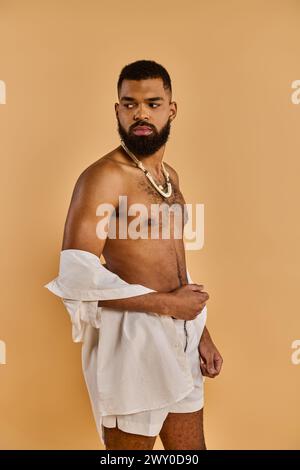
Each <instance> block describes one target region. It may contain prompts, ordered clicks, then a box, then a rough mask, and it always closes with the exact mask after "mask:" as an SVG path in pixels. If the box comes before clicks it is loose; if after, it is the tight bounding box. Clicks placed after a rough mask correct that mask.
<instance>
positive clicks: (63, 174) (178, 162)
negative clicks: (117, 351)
mask: <svg viewBox="0 0 300 470" xmlns="http://www.w3.org/2000/svg"><path fill="white" fill-rule="evenodd" d="M299 44H300V2H299V1H296V0H294V1H291V0H289V1H288V0H285V1H283V0H282V1H277V0H274V1H266V0H265V1H263V2H262V1H258V0H251V1H250V0H244V1H241V0H240V1H239V0H232V1H225V0H219V1H209V0H207V1H197V2H196V1H194V0H187V1H185V2H181V1H175V2H174V1H170V0H165V1H164V2H160V1H157V0H152V1H151V2H150V3H148V4H143V3H141V2H137V1H135V0H133V1H131V2H130V7H129V4H128V2H127V3H126V2H123V1H114V0H109V1H101V0H99V1H96V0H87V1H79V0H69V1H66V0H65V1H58V0H56V1H53V0H44V1H38V0H36V1H32V0H27V1H26V2H24V1H21V0H20V1H14V0H10V1H0V80H4V81H5V83H6V86H7V97H6V100H7V102H6V104H5V105H1V106H0V133H1V137H0V150H1V176H0V178H1V186H0V187H1V216H2V221H3V224H2V229H1V268H2V269H1V288H2V290H1V297H0V299H1V319H0V339H1V340H3V341H5V343H6V348H7V364H6V365H0V374H1V387H0V416H1V426H0V447H1V448H2V449H13V448H19V449H34V448H36V449H40V448H44V449H54V448H57V449H78V448H82V449H97V448H99V447H100V441H99V438H98V435H97V433H96V428H95V424H94V421H93V416H92V412H91V408H90V403H89V399H88V395H87V391H86V388H85V384H84V381H83V377H82V372H81V362H80V345H79V344H74V343H72V341H71V327H70V322H69V317H68V314H67V312H66V310H65V309H64V307H63V305H62V303H61V302H60V301H59V299H58V298H56V297H55V296H52V295H51V294H50V293H49V292H48V291H47V290H46V289H45V288H43V287H42V286H43V285H44V284H45V283H46V282H48V281H49V280H51V279H53V278H54V277H55V276H56V275H57V271H58V262H59V251H60V248H61V242H62V231H63V226H64V221H65V217H66V212H67V208H68V206H69V202H70V197H71V192H72V189H73V186H74V183H75V181H76V179H77V177H78V175H79V174H80V173H81V171H82V170H83V169H84V168H86V166H88V165H89V164H90V163H92V162H93V161H95V160H96V159H98V158H99V157H100V156H102V155H104V154H105V153H107V152H108V151H110V150H111V149H112V148H114V147H116V146H117V145H119V137H118V133H117V130H116V120H115V115H114V102H115V101H116V99H117V94H116V82H117V78H118V74H119V72H120V70H121V68H122V67H123V66H124V65H125V64H127V63H129V62H132V61H134V60H137V59H153V60H156V61H157V62H159V63H161V64H162V65H164V66H165V67H166V68H167V70H168V71H169V73H170V75H171V79H172V83H173V89H174V94H173V97H174V99H175V100H176V101H177V103H178V115H177V118H176V121H175V122H174V123H173V124H172V130H171V138H170V142H169V143H168V145H167V149H166V153H165V160H166V161H167V162H169V163H170V164H171V165H173V166H174V167H175V168H176V169H177V170H178V171H179V173H180V177H181V187H182V191H183V193H184V195H185V198H186V201H187V202H189V203H196V202H199V203H204V205H205V243H204V248H203V249H202V250H200V251H196V252H192V251H190V252H188V253H187V260H188V266H189V269H190V271H191V274H192V277H193V279H194V280H195V282H199V283H204V284H205V287H206V290H207V291H208V292H209V294H210V299H209V303H208V312H209V317H208V326H209V328H210V331H211V333H212V334H213V337H214V339H215V341H216V344H217V346H218V347H219V348H220V350H221V352H222V354H223V356H224V367H223V372H222V374H221V375H220V376H219V377H218V378H216V379H214V380H212V379H207V381H206V404H205V432H206V440H207V446H208V448H210V449H267V448H270V449H292V448H294V449H295V448H296V449H299V448H300V429H299V428H300V409H299V391H300V365H295V364H293V363H292V361H291V355H292V348H291V344H292V342H293V341H294V340H296V339H299V338H300V321H299V295H298V294H299V283H300V274H299V235H300V224H299V188H298V186H299V171H300V164H299V144H300V132H299V120H300V104H299V105H296V104H293V103H292V101H291V94H292V88H291V84H292V82H293V81H294V80H297V79H300V62H299ZM155 448H157V449H159V448H162V446H161V442H160V440H159V439H157V442H156V445H155Z"/></svg>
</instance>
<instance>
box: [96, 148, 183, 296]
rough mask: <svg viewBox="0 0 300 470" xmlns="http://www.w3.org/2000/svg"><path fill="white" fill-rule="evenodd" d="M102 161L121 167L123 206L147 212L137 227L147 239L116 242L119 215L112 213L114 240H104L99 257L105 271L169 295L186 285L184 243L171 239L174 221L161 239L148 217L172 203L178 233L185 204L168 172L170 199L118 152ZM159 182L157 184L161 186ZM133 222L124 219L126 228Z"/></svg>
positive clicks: (160, 228)
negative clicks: (154, 209) (177, 217)
mask: <svg viewBox="0 0 300 470" xmlns="http://www.w3.org/2000/svg"><path fill="white" fill-rule="evenodd" d="M103 159H109V160H113V161H115V162H116V164H117V165H122V167H123V172H124V178H125V179H126V196H127V206H128V208H129V207H130V205H131V204H135V203H141V204H143V205H144V206H145V207H146V208H147V209H148V214H147V217H141V219H140V220H141V225H142V224H143V225H144V226H146V227H148V229H147V230H149V231H148V234H149V235H148V238H146V239H141V238H139V239H130V238H127V239H120V238H119V237H118V233H119V224H120V214H119V211H116V220H115V222H116V229H117V230H116V234H117V236H116V238H114V239H112V238H108V239H107V240H106V243H105V246H104V250H103V256H104V259H105V262H106V267H107V268H108V269H109V270H111V271H113V272H115V273H116V274H118V275H119V276H120V277H121V278H123V279H124V280H125V281H126V282H129V283H136V284H143V285H145V286H147V287H149V288H152V289H154V290H157V291H158V292H169V291H171V290H173V289H176V288H178V287H180V286H181V285H183V284H187V282H188V281H187V276H186V262H185V251H184V243H183V239H182V237H181V238H178V239H176V238H174V230H173V228H174V223H177V224H178V223H180V221H179V222H176V221H175V219H174V218H173V217H172V216H171V217H170V237H169V238H167V239H162V236H161V233H162V232H161V231H162V219H161V218H159V219H157V217H156V218H155V217H151V204H161V203H163V202H165V203H167V204H168V205H169V206H170V205H172V204H174V203H176V204H180V205H181V207H182V222H181V230H182V231H183V227H184V223H185V222H186V211H184V204H185V200H184V197H183V195H182V193H181V191H180V189H179V187H178V184H176V182H175V177H174V174H173V175H172V169H171V168H170V167H169V166H167V165H166V164H165V165H166V168H167V169H168V171H169V174H170V180H171V183H172V188H173V189H172V195H171V196H170V197H169V198H164V197H163V196H161V195H160V194H159V193H158V192H157V190H156V189H155V188H154V187H153V186H152V185H151V183H150V181H149V180H148V178H147V177H146V176H145V174H144V173H143V172H142V171H141V170H140V169H139V168H137V167H136V166H135V163H134V162H133V161H131V159H130V157H127V156H124V155H123V154H122V151H118V150H115V151H113V152H112V153H110V154H108V155H107V156H105V157H103V158H102V160H103ZM163 181H164V180H163V178H162V179H161V182H163ZM135 218H136V215H133V216H128V215H127V221H128V224H130V222H131V221H132V220H133V219H135ZM151 224H152V225H153V224H159V227H158V230H159V237H158V239H151V237H150V234H151V233H150V229H151Z"/></svg>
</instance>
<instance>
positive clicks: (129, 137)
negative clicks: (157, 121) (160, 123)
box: [117, 117, 171, 156]
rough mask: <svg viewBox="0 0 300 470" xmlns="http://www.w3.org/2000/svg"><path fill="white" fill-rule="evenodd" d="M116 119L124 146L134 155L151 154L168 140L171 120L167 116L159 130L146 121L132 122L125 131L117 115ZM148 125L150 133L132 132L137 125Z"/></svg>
mask: <svg viewBox="0 0 300 470" xmlns="http://www.w3.org/2000/svg"><path fill="white" fill-rule="evenodd" d="M117 121H118V132H119V134H120V137H121V139H122V140H123V141H124V143H125V145H126V147H127V148H128V149H129V150H130V151H131V152H132V153H133V154H134V155H141V156H146V155H152V154H153V153H155V152H157V150H158V149H160V148H161V147H162V146H163V145H164V144H165V143H166V142H167V140H168V138H169V134H170V129H171V120H170V118H168V121H167V123H166V124H165V126H164V127H163V128H162V129H161V131H160V132H157V130H156V129H155V128H154V127H153V126H151V125H149V124H148V123H147V122H138V123H136V124H134V126H132V127H131V128H130V130H129V132H127V131H126V130H125V129H124V127H123V126H122V125H121V124H120V121H119V118H118V117H117ZM141 125H144V126H149V127H150V128H151V129H152V133H151V134H149V135H135V134H133V132H132V131H133V129H134V128H135V127H137V126H141Z"/></svg>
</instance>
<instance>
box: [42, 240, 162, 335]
mask: <svg viewBox="0 0 300 470" xmlns="http://www.w3.org/2000/svg"><path fill="white" fill-rule="evenodd" d="M44 287H46V288H47V289H48V290H49V291H50V292H52V293H53V294H55V295H56V296H58V297H60V298H61V299H62V301H63V303H64V306H65V307H66V309H67V311H68V313H69V315H70V319H71V323H72V338H73V341H74V342H80V341H83V340H84V334H85V330H86V326H87V325H90V326H92V327H94V328H100V324H101V311H102V309H103V308H106V307H99V306H98V301H99V300H114V299H126V298H129V297H135V296H138V295H143V294H148V293H150V292H156V291H155V290H153V289H150V288H148V287H146V286H143V285H141V284H128V283H127V282H126V281H124V280H123V279H121V278H120V277H119V276H118V275H117V274H115V273H113V272H111V271H109V270H108V269H107V268H106V267H104V265H103V264H102V263H101V261H100V259H99V258H98V256H96V255H94V254H93V253H90V252H88V251H84V250H77V249H67V250H62V251H61V252H60V264H59V274H58V276H57V277H56V278H55V279H53V280H52V281H50V282H49V283H47V284H45V285H44Z"/></svg>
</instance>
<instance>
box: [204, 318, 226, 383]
mask: <svg viewBox="0 0 300 470" xmlns="http://www.w3.org/2000/svg"><path fill="white" fill-rule="evenodd" d="M198 351H199V355H200V368H201V372H202V375H205V376H206V377H210V378H214V377H216V376H217V375H219V373H220V371H221V368H222V364H223V358H222V356H221V354H220V353H219V351H218V350H217V348H216V346H215V344H214V343H213V341H212V339H211V337H210V334H209V332H208V329H207V328H206V327H204V330H203V334H202V336H201V339H200V343H199V345H198Z"/></svg>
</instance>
